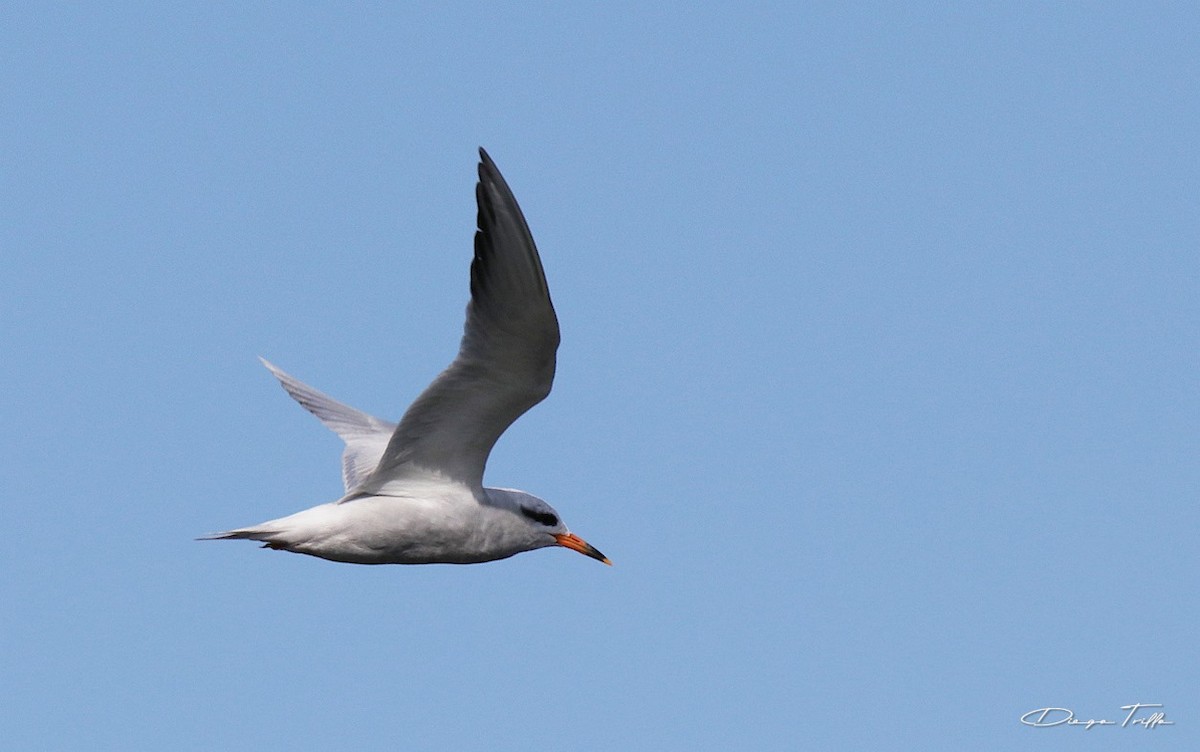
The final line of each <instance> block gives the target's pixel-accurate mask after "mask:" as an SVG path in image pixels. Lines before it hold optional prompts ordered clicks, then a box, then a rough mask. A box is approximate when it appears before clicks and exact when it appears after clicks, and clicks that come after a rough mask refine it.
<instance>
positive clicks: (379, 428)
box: [259, 358, 396, 491]
mask: <svg viewBox="0 0 1200 752" xmlns="http://www.w3.org/2000/svg"><path fill="white" fill-rule="evenodd" d="M259 360H261V361H262V364H263V365H264V366H266V367H267V369H268V370H270V371H271V373H273V374H275V378H277V379H279V383H280V384H282V385H283V388H284V389H285V390H287V393H288V394H290V395H292V398H293V399H295V400H296V401H297V402H299V403H300V404H301V405H303V406H304V408H305V409H306V410H308V411H309V412H310V413H312V414H313V415H315V416H317V417H318V418H320V420H321V422H322V423H324V424H325V427H326V428H328V429H329V430H331V431H333V432H334V433H336V434H337V435H338V436H340V437H342V441H344V442H346V450H345V451H344V452H342V482H343V483H344V484H345V486H346V490H347V491H349V490H350V489H352V488H354V487H356V486H358V485H359V484H360V483H362V482H363V481H364V480H366V478H367V476H369V475H370V474H371V472H372V471H374V470H375V468H376V467H377V466H378V465H379V458H380V457H382V456H383V452H384V450H385V449H387V445H388V441H389V440H390V439H391V437H392V432H393V431H394V430H395V429H396V424H395V423H389V422H388V421H386V420H380V419H379V418H376V417H375V416H373V415H367V414H366V413H364V412H362V411H361V410H355V409H354V408H353V407H350V406H349V405H346V404H343V403H341V402H338V401H337V400H335V399H334V398H333V397H330V396H329V395H327V394H322V393H321V392H318V391H317V390H316V389H313V388H312V387H311V386H309V385H308V384H305V383H304V382H303V381H300V380H299V379H297V378H294V377H292V376H289V375H288V374H287V373H284V372H283V371H282V370H281V369H279V368H277V367H276V366H275V365H273V364H272V363H270V362H268V361H267V360H266V359H265V358H259Z"/></svg>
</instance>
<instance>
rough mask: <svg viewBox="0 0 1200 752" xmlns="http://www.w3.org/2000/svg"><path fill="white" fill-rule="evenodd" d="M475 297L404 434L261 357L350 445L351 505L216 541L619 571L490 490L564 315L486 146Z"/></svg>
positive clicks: (516, 497) (541, 506)
mask: <svg viewBox="0 0 1200 752" xmlns="http://www.w3.org/2000/svg"><path fill="white" fill-rule="evenodd" d="M479 156H480V161H479V182H478V183H477V184H476V186H475V200H476V202H477V204H478V206H479V215H478V230H477V231H476V232H475V258H474V260H473V261H472V262H471V300H470V302H469V303H468V304H467V321H466V325H465V326H464V329H463V337H462V341H461V343H460V345H459V350H458V355H457V357H455V359H454V361H453V362H452V363H451V364H450V365H449V366H448V367H447V368H446V370H444V371H442V373H441V374H440V375H438V377H437V378H436V379H434V380H433V383H432V384H430V385H429V386H428V387H427V388H426V389H425V391H424V392H422V393H421V395H420V396H419V397H417V400H416V401H415V402H413V403H412V405H411V406H410V407H409V408H408V411H407V412H405V413H404V416H403V417H402V418H401V419H400V423H399V424H393V423H389V422H387V421H384V420H380V419H379V418H376V417H374V416H371V415H368V414H366V413H364V412H361V411H359V410H356V409H354V408H353V407H350V406H348V405H345V404H342V403H341V402H338V401H337V400H335V399H333V398H331V397H329V396H327V395H325V394H322V393H321V392H319V391H317V390H316V389H313V388H312V387H310V386H308V385H307V384H304V383H303V382H301V381H298V380H297V379H295V378H293V377H291V376H289V375H288V374H286V373H284V372H283V371H281V370H280V369H278V368H276V367H275V366H274V365H272V364H270V363H268V362H267V361H265V360H264V361H263V364H264V365H266V367H267V368H268V369H270V371H271V373H273V374H275V377H276V378H278V379H279V381H280V383H281V384H282V385H283V388H284V389H285V390H287V392H288V394H290V395H291V396H292V397H293V398H294V399H295V400H296V401H297V402H299V403H300V404H301V405H303V406H304V407H305V408H307V409H308V410H309V412H311V413H312V414H313V415H315V416H316V417H317V418H319V419H320V420H321V422H322V423H324V424H325V425H326V426H327V427H329V428H330V429H331V430H333V431H334V433H336V434H337V435H338V436H340V437H341V438H342V440H343V441H345V442H346V449H345V451H344V452H343V454H342V479H343V481H344V483H345V495H344V496H342V497H341V498H340V499H338V500H337V501H334V502H330V503H328V504H321V505H319V506H315V507H313V508H311V509H305V510H304V511H302V512H297V513H295V514H293V515H290V516H287V517H281V518H279V519H277V520H271V521H269V522H263V523H261V524H259V525H252V526H250V527H241V528H236V529H234V530H228V531H226V532H223V533H216V534H214V535H210V536H206V537H205V538H202V540H217V539H247V540H254V541H261V542H262V543H263V545H264V546H265V547H267V548H273V549H278V550H282V551H292V552H294V553H299V554H308V555H310V556H317V557H320V558H322V559H330V560H332V561H342V562H350V563H354V564H435V563H445V564H474V563H479V562H485V561H495V560H497V559H506V558H508V557H509V556H512V555H514V554H519V553H521V552H523V551H532V550H534V549H538V548H546V547H548V546H562V547H565V548H569V549H571V550H573V551H578V552H579V553H581V554H584V555H585V556H590V557H592V558H593V559H596V560H598V561H601V562H604V563H605V564H611V563H612V562H610V561H609V560H608V558H607V557H606V556H605V555H604V554H602V553H600V552H599V551H597V550H596V549H595V548H594V547H592V546H591V545H590V544H588V543H586V542H585V541H584V540H583V539H582V538H580V537H578V536H577V535H575V534H574V533H572V532H571V531H570V530H568V529H567V526H566V525H564V524H563V522H562V518H561V517H559V514H558V512H556V511H555V510H554V508H553V507H551V506H550V505H549V504H547V503H546V502H545V501H543V500H542V499H539V498H538V497H536V496H534V495H532V494H529V493H526V492H524V491H517V490H513V489H507V488H488V487H485V486H484V485H483V470H484V466H485V465H486V464H487V458H488V454H489V453H490V452H491V450H492V446H493V445H494V444H495V443H496V440H497V439H498V438H500V434H502V433H504V431H505V430H506V429H507V428H508V427H509V426H510V425H512V423H513V421H515V420H516V419H517V418H519V417H520V416H521V415H523V414H524V413H525V411H526V410H528V409H529V408H531V407H533V406H534V405H536V404H537V403H539V402H541V401H542V400H543V399H545V398H546V395H548V394H549V393H550V387H551V384H552V383H553V381H554V367H555V352H556V351H557V349H558V342H559V331H558V317H557V316H556V315H555V313H554V306H553V305H552V304H551V302H550V290H549V287H548V286H547V285H546V275H545V272H543V270H542V261H541V258H540V257H539V256H538V252H537V247H536V246H535V245H534V243H533V236H532V235H530V233H529V227H528V225H526V224H525V217H524V215H523V214H522V213H521V208H520V207H519V206H518V205H517V200H516V199H515V198H514V197H513V194H512V191H511V190H509V187H508V184H507V183H505V182H504V177H503V176H501V174H500V171H499V170H498V169H497V168H496V165H495V163H493V162H492V160H491V157H489V156H488V154H487V152H486V151H484V150H483V149H480V150H479Z"/></svg>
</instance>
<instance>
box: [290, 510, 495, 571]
mask: <svg viewBox="0 0 1200 752" xmlns="http://www.w3.org/2000/svg"><path fill="white" fill-rule="evenodd" d="M481 509H484V510H486V509H487V508H486V507H485V508H481V507H479V506H478V505H476V504H474V502H472V503H471V504H470V506H469V507H466V508H462V505H458V504H450V503H446V502H445V501H440V500H433V501H431V500H419V499H412V498H396V497H391V496H371V497H366V498H362V499H355V500H353V501H349V502H346V503H342V504H324V505H321V506H318V507H313V508H312V509H308V510H305V511H303V512H300V513H298V514H295V515H292V517H289V518H284V520H280V522H281V523H282V522H285V521H287V522H290V523H292V524H291V525H289V527H290V528H291V529H290V530H289V531H288V534H287V539H288V540H287V543H288V545H287V548H288V549H289V550H291V551H295V552H296V553H303V554H309V555H312V556H319V557H321V558H323V559H330V560H332V561H342V562H350V563H354V564H435V563H445V564H474V563H477V562H482V561H492V560H494V559H503V558H506V557H508V556H512V555H513V554H515V553H517V551H516V550H509V548H508V547H506V546H504V545H503V541H500V540H494V539H493V536H491V535H489V526H488V525H487V522H488V519H489V517H490V515H489V514H487V513H484V514H481V513H480V512H481ZM488 511H490V510H488Z"/></svg>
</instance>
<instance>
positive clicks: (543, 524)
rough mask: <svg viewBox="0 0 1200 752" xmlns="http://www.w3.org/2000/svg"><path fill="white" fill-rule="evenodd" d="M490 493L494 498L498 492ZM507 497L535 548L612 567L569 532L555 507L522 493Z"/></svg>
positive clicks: (513, 493) (610, 563) (585, 543)
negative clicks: (567, 551) (564, 550)
mask: <svg viewBox="0 0 1200 752" xmlns="http://www.w3.org/2000/svg"><path fill="white" fill-rule="evenodd" d="M488 490H489V491H490V492H493V495H494V492H495V489H488ZM506 495H507V496H508V501H510V502H511V504H512V506H513V508H514V511H515V512H516V514H517V516H518V517H519V518H520V519H521V521H522V524H523V526H524V527H525V528H526V530H527V531H528V532H529V533H530V535H531V536H532V538H533V539H534V541H535V546H536V547H538V548H543V547H545V546H562V547H563V548H569V549H571V550H572V551H578V552H579V553H581V554H583V555H584V556H590V557H592V558H593V559H595V560H596V561H599V562H602V563H604V564H608V565H609V566H612V562H611V561H609V560H608V557H607V556H605V555H604V554H602V553H600V552H599V551H598V550H596V547H595V546H593V545H591V544H590V543H588V542H587V541H585V540H584V539H583V538H580V537H579V536H578V535H575V534H574V533H572V532H571V531H570V530H568V529H567V526H566V525H564V524H563V522H562V518H561V517H559V516H558V512H556V511H554V507H552V506H550V505H549V504H547V503H546V502H545V501H543V500H541V499H539V498H538V497H536V496H534V495H532V494H527V493H525V492H523V491H507V492H506Z"/></svg>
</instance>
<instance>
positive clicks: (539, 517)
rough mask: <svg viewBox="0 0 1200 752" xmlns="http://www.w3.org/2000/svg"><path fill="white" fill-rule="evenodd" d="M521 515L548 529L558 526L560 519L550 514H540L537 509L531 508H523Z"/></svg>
mask: <svg viewBox="0 0 1200 752" xmlns="http://www.w3.org/2000/svg"><path fill="white" fill-rule="evenodd" d="M521 514H523V515H525V516H526V517H528V518H529V519H531V520H533V521H534V522H537V523H540V524H542V525H545V526H546V527H554V526H555V525H557V524H558V518H557V517H555V516H554V515H553V514H551V513H550V512H539V511H538V510H536V509H530V508H529V507H521Z"/></svg>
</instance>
